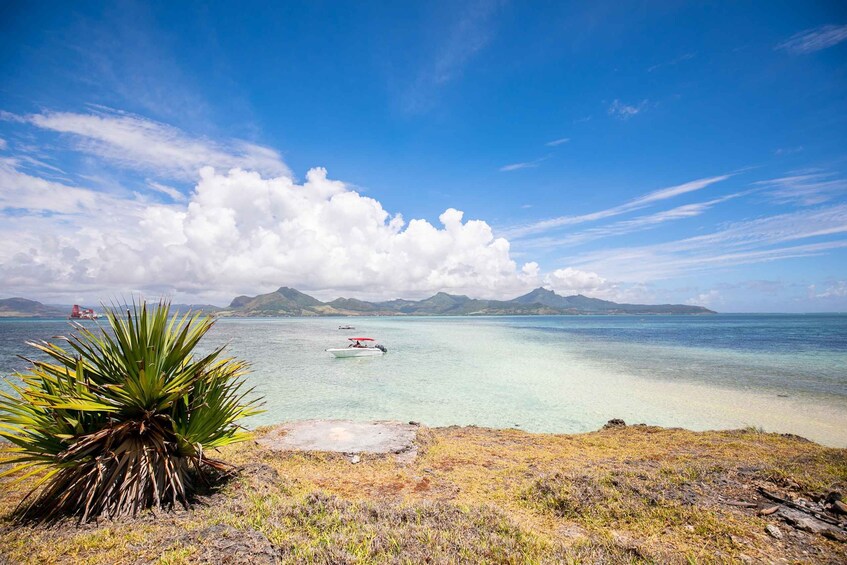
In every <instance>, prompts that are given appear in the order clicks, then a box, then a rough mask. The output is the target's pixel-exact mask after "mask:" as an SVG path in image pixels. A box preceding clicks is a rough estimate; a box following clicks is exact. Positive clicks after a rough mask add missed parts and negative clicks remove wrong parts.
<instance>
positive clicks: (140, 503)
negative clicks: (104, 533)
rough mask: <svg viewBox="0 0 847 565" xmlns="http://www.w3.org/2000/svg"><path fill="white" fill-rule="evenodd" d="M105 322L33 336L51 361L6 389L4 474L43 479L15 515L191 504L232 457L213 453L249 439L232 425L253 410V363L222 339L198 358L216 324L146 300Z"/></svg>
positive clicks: (1, 418)
mask: <svg viewBox="0 0 847 565" xmlns="http://www.w3.org/2000/svg"><path fill="white" fill-rule="evenodd" d="M106 316H107V320H108V328H100V327H97V328H89V327H86V326H83V325H80V324H75V325H74V328H75V331H76V333H75V334H72V335H71V336H70V337H62V338H58V339H59V341H60V342H64V344H65V346H61V345H59V344H57V343H48V342H41V343H31V344H30V345H32V346H33V347H34V348H35V349H36V350H38V352H39V353H40V354H41V355H42V356H43V358H44V359H46V360H41V359H39V360H33V361H31V367H30V369H29V371H27V372H25V373H23V374H20V375H18V377H20V379H19V380H16V381H15V382H10V383H9V384H10V386H11V388H12V392H11V393H5V392H4V393H0V437H2V438H4V439H5V440H7V441H9V442H10V443H11V444H12V447H9V448H7V449H5V450H4V455H5V456H6V457H5V460H4V462H5V463H7V464H8V465H9V467H8V469H7V470H6V471H5V473H4V474H6V475H16V476H17V477H18V479H22V478H23V479H25V478H28V477H30V476H34V477H35V478H36V480H35V483H34V484H33V485H32V489H33V492H31V494H30V495H29V496H27V497H24V498H23V499H21V500H20V502H21V507H20V509H19V511H18V512H17V513H16V514H15V519H16V520H17V521H18V522H27V521H37V522H40V521H55V520H58V519H60V518H63V517H65V516H73V517H75V518H76V519H77V520H79V521H80V522H86V521H88V520H91V519H95V518H98V517H100V516H109V517H114V516H119V515H127V514H132V515H135V514H137V513H138V512H139V511H140V510H142V509H145V508H148V507H155V508H159V507H162V506H174V505H177V504H182V505H185V506H187V505H188V503H189V500H190V497H191V496H192V494H193V493H194V492H195V490H196V488H197V483H198V482H202V483H207V482H208V476H209V474H210V472H214V471H221V470H224V469H225V468H226V467H227V466H226V464H225V463H223V462H221V461H218V460H216V459H214V458H212V457H211V456H210V455H211V451H212V450H213V449H215V448H219V447H223V446H226V445H228V444H231V443H236V442H238V441H241V440H243V439H245V438H246V437H247V433H246V431H245V430H244V429H243V428H241V427H239V426H238V425H237V424H236V422H237V421H238V420H239V419H241V418H243V417H245V416H249V415H251V414H255V413H256V412H257V400H256V399H250V398H247V397H248V395H249V392H250V391H248V390H245V389H244V383H243V380H242V379H241V377H242V375H243V374H244V373H245V371H246V368H247V365H246V363H245V362H243V361H239V360H235V359H231V358H226V357H224V356H223V347H218V348H215V349H212V350H211V352H210V353H207V354H204V355H196V354H195V352H194V350H195V347H196V346H197V344H198V343H199V342H200V340H201V338H202V337H203V336H204V335H205V334H206V332H208V331H209V329H210V328H211V327H212V325H213V323H214V322H213V320H212V319H211V318H209V317H201V316H200V315H193V316H189V315H185V316H182V317H178V316H170V309H169V305H168V304H167V303H159V304H158V305H157V306H154V307H152V308H148V306H147V304H146V303H144V302H142V303H141V304H140V305H137V306H136V305H134V306H133V308H132V309H131V310H127V311H126V312H125V315H122V314H121V313H120V312H119V311H117V309H113V310H108V311H107V313H106Z"/></svg>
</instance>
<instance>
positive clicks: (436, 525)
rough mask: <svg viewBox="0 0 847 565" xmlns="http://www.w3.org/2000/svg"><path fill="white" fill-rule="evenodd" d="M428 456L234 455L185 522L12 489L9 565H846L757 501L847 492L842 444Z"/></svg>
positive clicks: (1, 543) (0, 546)
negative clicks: (52, 513) (50, 513)
mask: <svg viewBox="0 0 847 565" xmlns="http://www.w3.org/2000/svg"><path fill="white" fill-rule="evenodd" d="M267 432H268V430H258V431H257V437H261V435H262V434H265V433H267ZM417 444H418V455H417V457H416V458H414V459H412V460H411V461H409V460H408V458H400V460H399V461H398V459H397V458H396V457H394V456H393V455H385V456H376V455H367V454H363V455H361V456H360V457H359V458H355V459H354V458H351V457H347V456H344V455H342V454H327V453H315V452H286V453H279V452H272V451H269V450H267V449H265V448H263V447H262V446H261V445H260V444H258V443H257V442H247V443H244V444H241V445H235V446H230V447H227V448H224V449H222V450H221V451H220V454H219V456H220V458H221V459H223V460H225V461H227V462H229V463H231V464H233V465H235V466H236V467H237V468H238V469H239V471H238V473H237V474H236V475H235V476H234V477H233V478H232V479H230V480H229V481H226V482H225V483H223V484H222V485H221V486H220V487H219V488H218V489H216V490H215V491H214V492H210V493H208V494H206V495H204V496H202V497H200V498H199V499H198V500H197V501H196V503H195V504H194V505H193V506H192V507H191V508H190V509H189V510H184V509H176V510H174V511H171V512H157V513H153V512H143V513H142V514H140V515H139V516H137V517H135V518H131V519H121V520H115V521H109V520H106V521H100V522H99V523H97V524H89V525H84V526H76V525H75V524H74V523H73V522H65V523H60V524H57V525H54V526H52V527H43V526H38V527H35V526H17V525H14V524H13V523H12V522H11V521H10V520H9V517H10V515H11V513H12V511H13V510H14V508H15V506H16V505H17V503H18V502H19V501H20V500H21V498H22V496H23V495H24V494H25V493H26V491H27V488H26V486H27V483H23V484H19V485H11V484H9V483H5V484H3V485H2V487H0V488H2V489H3V490H2V493H3V496H2V499H0V516H3V522H2V531H0V563H2V562H3V560H4V559H5V560H6V562H9V563H91V564H95V563H120V564H124V563H126V564H129V563H149V562H153V563H162V564H179V563H204V562H206V563H251V564H259V563H277V562H282V563H298V562H317V563H422V562H430V563H454V562H467V563H478V562H488V563H559V562H564V563H598V562H600V563H603V562H605V563H621V562H624V563H626V562H631V563H650V562H662V563H666V562H667V563H674V562H679V563H712V562H750V563H753V562H778V561H782V560H785V561H787V562H815V563H840V562H845V561H847V544H845V543H844V539H843V538H842V537H841V536H840V534H838V532H837V530H838V528H834V529H833V530H832V531H828V532H824V533H820V532H818V533H815V532H812V531H805V530H808V529H810V528H808V527H807V528H805V529H803V524H802V523H801V524H799V525H800V527H795V526H792V525H791V524H790V523H789V522H790V520H788V519H787V518H786V516H787V514H785V512H788V510H786V507H785V505H779V504H775V503H774V502H773V501H772V500H771V499H768V498H765V496H764V495H763V494H762V492H761V491H760V489H764V490H765V491H766V492H768V493H771V494H774V495H776V496H779V497H780V498H783V499H784V500H786V501H788V502H789V503H791V504H796V505H797V506H799V507H803V505H804V504H808V505H809V507H810V508H811V507H816V508H819V507H822V505H827V504H828V503H827V502H826V500H827V497H828V496H829V500H830V501H831V500H833V499H834V498H833V497H834V496H835V495H833V494H832V493H846V494H847V450H844V449H830V448H825V447H822V446H819V445H817V444H814V443H811V442H808V441H806V440H803V439H802V438H797V437H793V436H781V435H777V434H765V433H761V432H759V431H756V430H752V429H751V430H738V431H721V432H690V431H686V430H679V429H662V428H655V427H648V426H627V427H612V428H609V429H604V430H601V431H598V432H593V433H587V434H579V435H543V434H529V433H526V432H523V431H519V430H491V429H484V428H475V427H464V428H461V427H451V428H438V429H428V428H425V427H421V428H420V430H419V432H418V439H417ZM351 461H357V463H355V464H354V463H352V462H351ZM816 505H817V506H816ZM774 506H777V507H779V509H778V510H777V511H774V512H773V513H772V514H769V515H762V512H763V511H764V512H769V511H772V510H773V508H774ZM827 507H829V506H827ZM833 516H835V518H834V520H835V521H836V522H837V521H838V519H839V518H838V516H837V515H834V514H832V515H831V514H827V515H826V516H824V517H825V518H826V519H832V518H833Z"/></svg>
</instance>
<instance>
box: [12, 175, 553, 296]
mask: <svg viewBox="0 0 847 565" xmlns="http://www.w3.org/2000/svg"><path fill="white" fill-rule="evenodd" d="M5 174H6V175H7V177H5V179H6V180H4V182H7V181H9V182H12V181H14V182H17V183H18V184H16V185H14V186H19V189H17V190H18V192H19V193H20V194H19V195H18V196H17V197H16V199H19V200H20V201H21V202H24V203H26V207H27V208H28V209H30V210H33V211H35V210H37V211H38V213H32V214H30V215H27V216H24V217H19V218H16V219H15V221H13V222H9V223H7V225H6V226H5V227H3V228H0V234H2V235H3V238H4V241H7V244H6V245H4V247H3V249H2V250H0V281H2V283H3V287H4V289H5V290H6V292H7V293H8V292H16V293H25V292H26V291H27V290H28V289H30V288H43V287H45V286H47V287H49V288H50V289H52V290H54V291H61V290H63V289H64V290H68V291H69V290H70V289H74V291H77V290H79V289H99V288H104V289H112V291H114V289H126V290H141V291H144V290H147V291H155V290H159V291H161V290H175V291H176V292H178V293H183V294H186V295H190V296H202V297H207V298H209V299H217V300H218V301H219V302H220V301H226V299H227V298H231V297H232V296H234V295H236V294H241V293H252V292H264V291H268V290H272V289H274V288H276V287H278V286H281V285H288V286H294V287H297V288H301V289H304V290H307V291H319V293H320V291H323V294H324V295H326V293H329V292H338V293H341V292H347V293H348V294H353V295H355V296H361V297H365V298H367V297H371V298H378V297H396V296H403V297H415V296H423V295H426V294H429V293H433V292H435V291H438V290H447V291H452V292H459V293H466V294H471V295H473V296H480V297H509V298H510V297H513V296H514V295H516V294H517V293H518V292H520V291H522V290H524V289H526V288H527V285H529V284H532V283H534V282H536V280H537V278H538V265H536V264H534V263H531V264H527V265H524V266H523V268H519V267H518V266H517V265H516V263H515V261H513V260H512V259H511V257H510V253H509V242H508V241H507V240H505V239H503V238H495V237H494V235H493V234H492V230H491V228H490V226H489V225H488V224H487V223H485V222H484V221H480V220H465V219H464V217H463V213H462V212H461V211H458V210H455V209H452V208H451V209H448V210H446V211H445V212H444V213H443V214H441V216H440V217H439V224H440V225H433V224H431V223H430V222H428V221H426V220H422V219H414V220H411V221H409V222H408V224H407V223H406V222H404V220H403V218H402V217H401V216H400V215H399V214H397V215H391V214H389V213H388V212H387V211H386V210H384V209H383V207H382V205H381V204H380V203H379V202H378V201H376V200H374V199H373V198H369V197H366V196H362V195H361V194H359V193H357V192H355V191H353V190H351V189H349V188H348V187H347V186H346V185H345V184H344V183H342V182H339V181H335V180H331V179H329V178H328V177H327V173H326V171H325V170H324V169H321V168H316V169H312V170H310V171H309V172H308V174H307V175H306V180H305V182H303V183H302V184H298V183H296V182H295V181H293V180H292V179H291V178H290V177H287V176H277V177H271V178H268V177H265V176H263V175H261V174H260V173H258V172H255V171H249V172H248V171H244V170H241V169H232V170H230V171H228V172H227V173H221V172H217V171H216V170H215V169H213V168H211V167H205V168H203V169H201V171H200V180H199V182H198V183H197V185H196V186H195V188H194V190H193V192H192V193H191V195H190V197H189V200H188V201H187V202H186V203H182V202H174V203H173V204H158V203H155V202H145V201H138V200H134V201H133V200H119V199H115V198H112V197H110V196H108V195H105V194H103V193H100V192H96V191H91V190H87V189H85V188H76V187H70V186H64V185H60V184H58V183H47V182H46V181H40V179H35V178H34V177H29V176H27V175H23V174H22V173H17V172H15V171H14V170H10V168H9V167H8V166H7V167H6V170H5ZM10 186H11V185H10ZM60 195H61V197H60ZM51 202H52V204H51ZM3 205H4V206H8V205H9V202H8V201H5V202H3ZM45 213H48V214H49V215H50V217H44V214H45ZM92 213H94V215H95V217H91V215H92ZM100 214H103V215H104V216H103V217H99V215H100ZM48 226H49V227H48ZM13 234H17V235H16V236H15V237H12V235H13Z"/></svg>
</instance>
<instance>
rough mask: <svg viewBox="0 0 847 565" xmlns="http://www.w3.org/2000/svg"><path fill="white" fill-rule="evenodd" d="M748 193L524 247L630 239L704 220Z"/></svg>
mask: <svg viewBox="0 0 847 565" xmlns="http://www.w3.org/2000/svg"><path fill="white" fill-rule="evenodd" d="M743 194H745V193H742V192H738V193H735V194H729V195H727V196H723V197H721V198H715V199H713V200H708V201H706V202H696V203H693V204H684V205H682V206H677V207H675V208H671V209H669V210H662V211H661V212H656V213H654V214H647V215H644V216H638V217H637V218H633V219H631V220H624V221H620V222H614V223H612V224H609V225H605V226H600V227H596V228H590V229H587V230H583V231H579V232H576V233H571V234H568V235H565V236H564V237H542V238H536V239H534V240H531V241H528V242H526V243H524V244H523V246H524V247H530V248H545V247H556V248H559V247H568V246H575V245H581V244H583V243H588V242H590V241H596V240H598V239H603V238H607V237H616V236H621V235H627V234H630V233H635V232H640V231H645V230H649V229H654V228H658V227H660V226H661V225H662V224H664V223H666V222H673V221H676V220H683V219H686V218H693V217H696V216H700V215H702V214H704V213H706V212H707V211H709V210H711V209H712V208H713V207H714V206H716V205H718V204H721V203H723V202H726V201H727V200H732V199H734V198H738V197H739V196H742V195H743Z"/></svg>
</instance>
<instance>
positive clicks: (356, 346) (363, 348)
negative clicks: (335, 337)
mask: <svg viewBox="0 0 847 565" xmlns="http://www.w3.org/2000/svg"><path fill="white" fill-rule="evenodd" d="M347 339H349V340H350V345H348V346H347V347H336V348H331V349H327V351H329V352H330V353H332V354H333V355H335V356H336V357H372V356H375V355H383V354H385V353H388V349H386V348H385V346H382V345H379V344H377V343H375V342H374V339H373V338H371V337H348V338H347Z"/></svg>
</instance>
